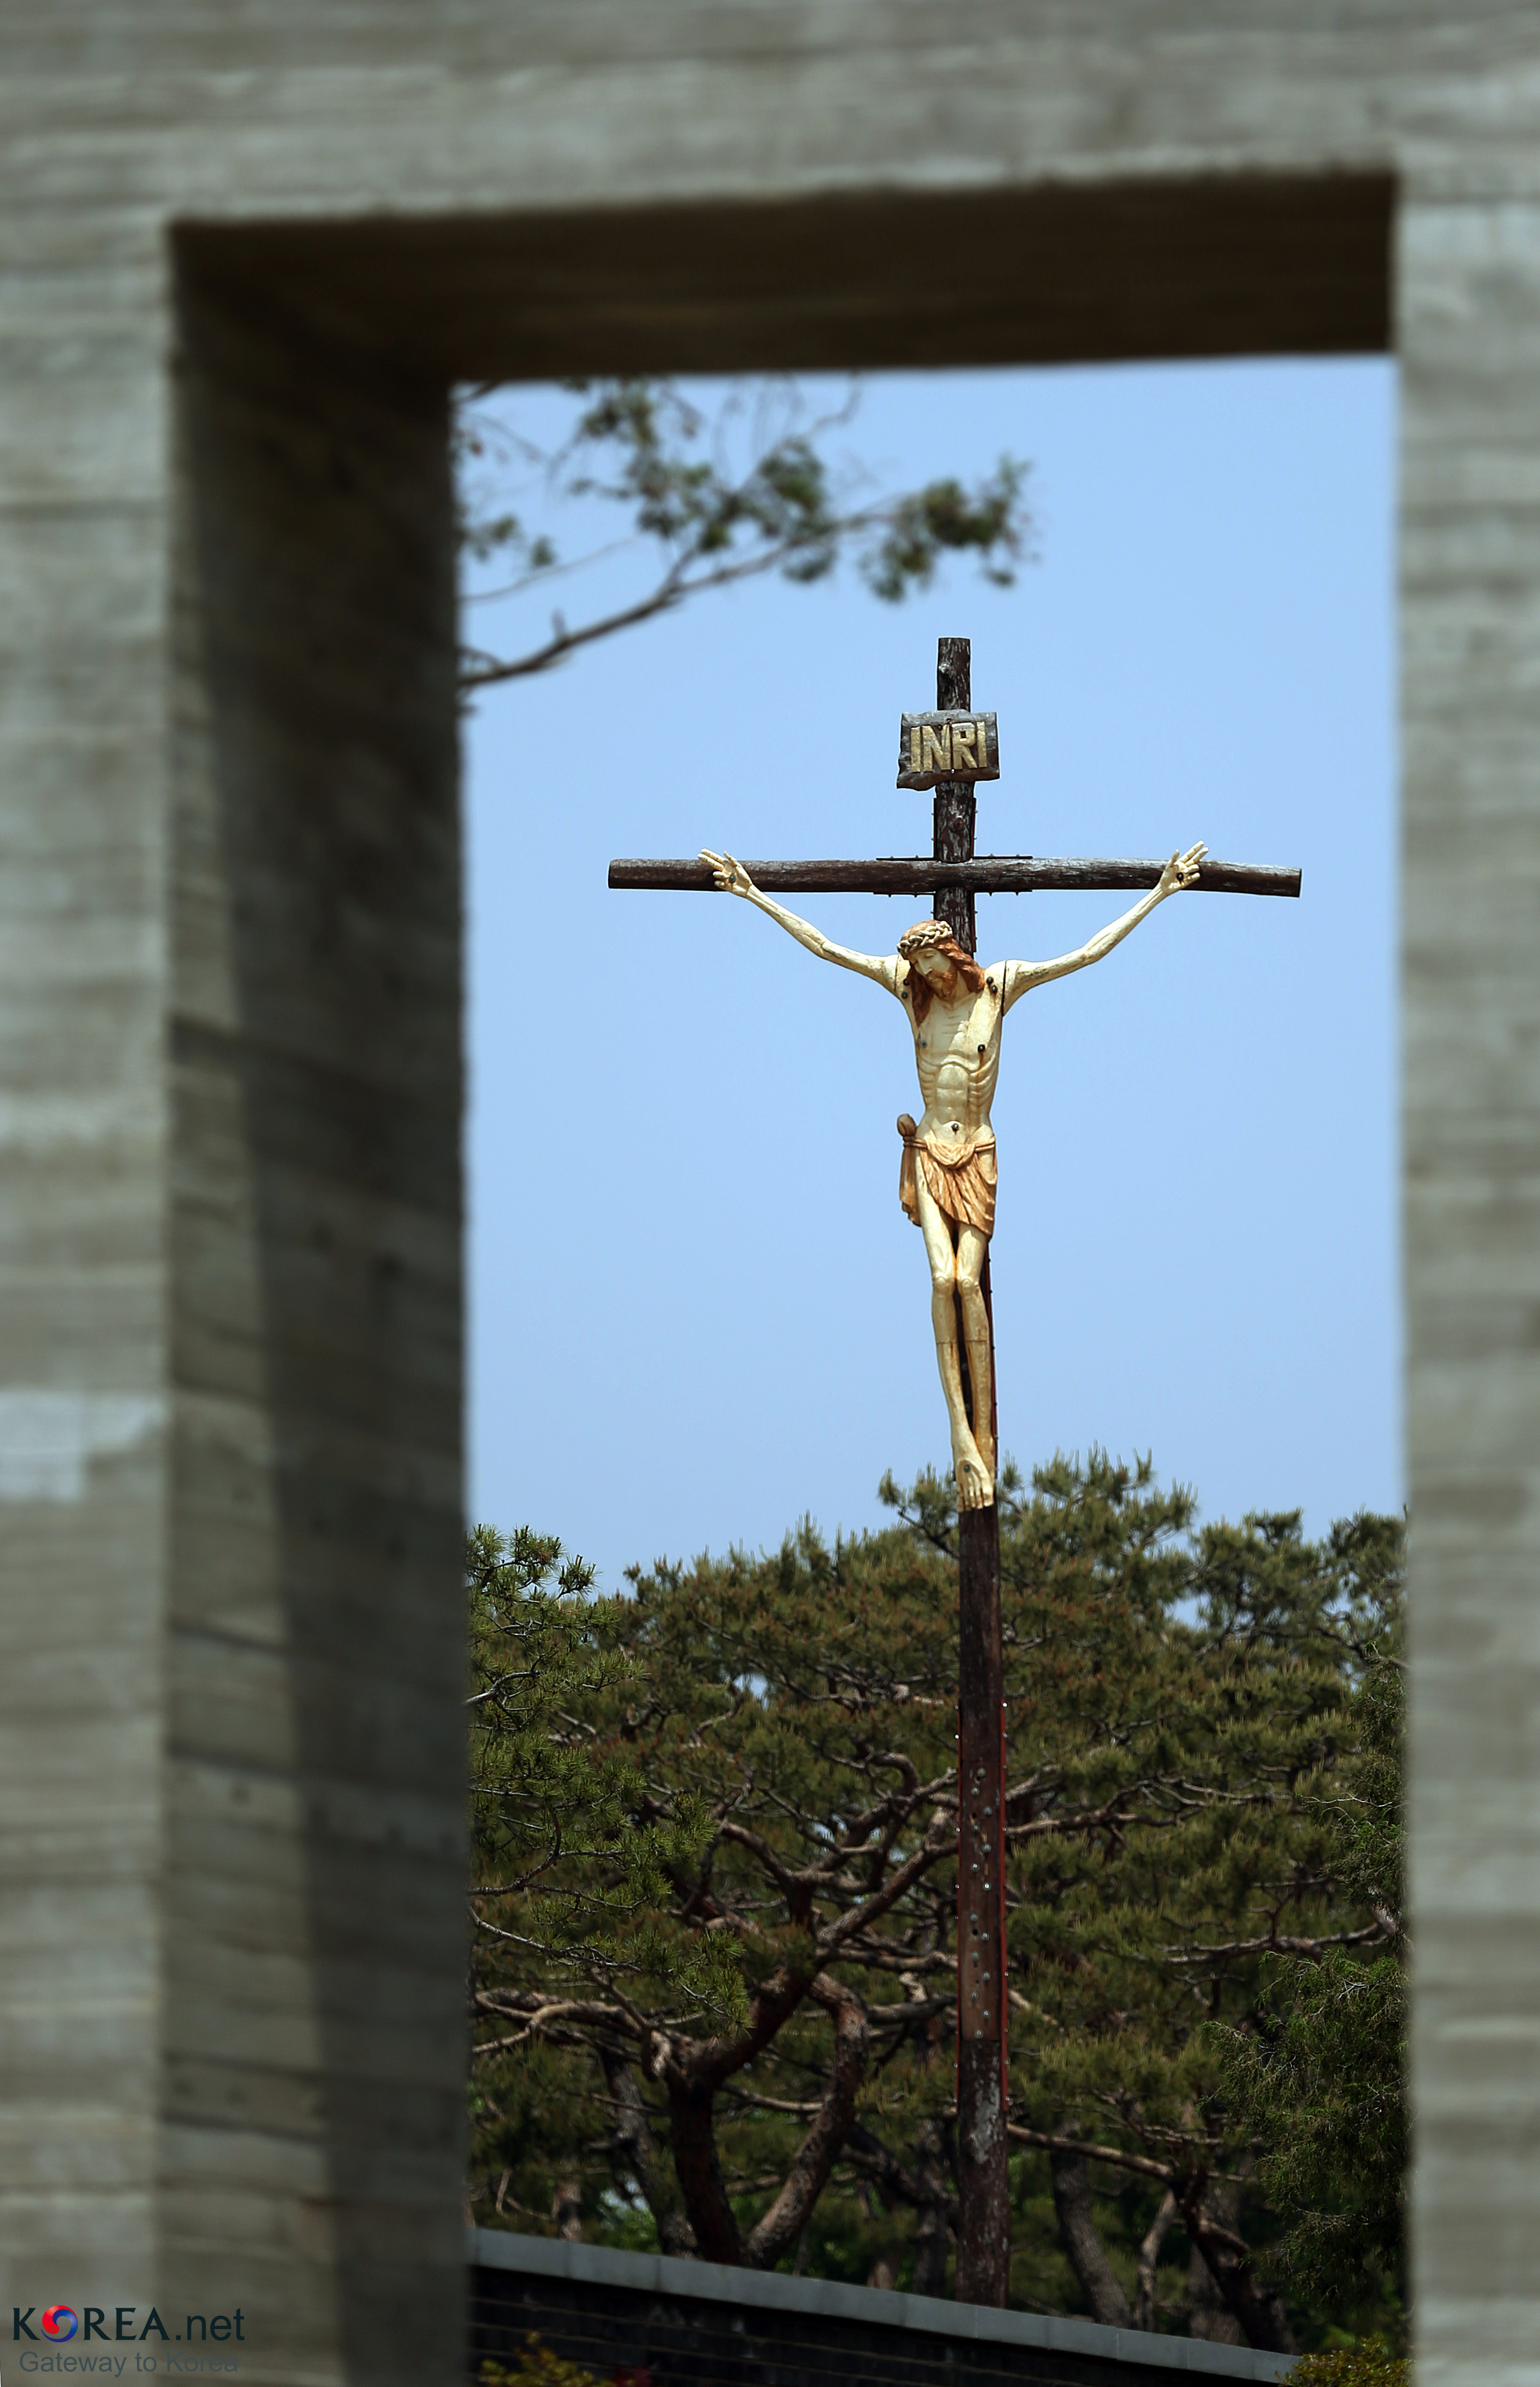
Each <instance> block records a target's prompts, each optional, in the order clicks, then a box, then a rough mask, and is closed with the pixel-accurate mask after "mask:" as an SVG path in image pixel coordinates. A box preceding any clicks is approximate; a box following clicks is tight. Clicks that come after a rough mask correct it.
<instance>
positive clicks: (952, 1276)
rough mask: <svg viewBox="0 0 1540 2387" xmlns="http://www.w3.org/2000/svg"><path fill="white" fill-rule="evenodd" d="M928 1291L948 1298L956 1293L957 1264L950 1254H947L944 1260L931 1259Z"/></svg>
mask: <svg viewBox="0 0 1540 2387" xmlns="http://www.w3.org/2000/svg"><path fill="white" fill-rule="evenodd" d="M930 1290H931V1292H932V1293H944V1294H946V1295H948V1296H949V1297H950V1296H951V1295H953V1294H954V1293H955V1292H956V1290H957V1263H956V1260H955V1259H954V1258H953V1255H952V1254H951V1253H950V1252H948V1254H947V1256H946V1257H945V1259H944V1260H939V1259H935V1258H932V1260H931V1262H930Z"/></svg>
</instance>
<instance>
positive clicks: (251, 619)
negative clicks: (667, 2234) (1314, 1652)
mask: <svg viewBox="0 0 1540 2387" xmlns="http://www.w3.org/2000/svg"><path fill="white" fill-rule="evenodd" d="M0 127H3V130H4V135H5V138H4V141H3V142H0V526H3V536H0V686H3V687H4V689H5V703H4V707H3V709H0V863H3V865H4V866H3V868H0V970H3V972H4V981H3V982H4V988H5V994H6V1001H5V1004H4V1005H3V1007H0V1158H3V1163H4V1167H3V1169H0V1267H3V1270H4V1290H5V1295H6V1311H5V1314H6V1326H7V1332H6V1339H5V1345H4V1358H3V1367H0V1501H3V1503H4V1506H5V1525H6V1531H5V1534H4V1536H3V1544H0V1555H3V1561H4V1567H5V1583H4V1591H3V1596H0V1718H3V1721H4V1725H5V1731H4V1737H3V1742H0V1748H3V1752H4V1753H3V1756H0V1765H3V1767H4V1774H3V1781H0V2014H3V2015H4V2028H3V2032H0V2270H3V2276H0V2312H3V2311H4V2309H5V2308H6V2306H7V2305H10V2304H11V2303H13V2302H16V2301H19V2302H20V2303H21V2304H22V2305H27V2304H29V2303H33V2302H35V2303H38V2304H42V2303H44V2302H51V2301H54V2300H56V2299H57V2298H59V2297H64V2298H67V2299H68V2300H69V2301H70V2302H73V2303H76V2304H79V2303H82V2302H84V2301H87V2300H90V2301H95V2302H98V2303H102V2304H113V2303H117V2302H124V2303H136V2304H137V2305H138V2306H139V2307H140V2310H141V2311H143V2309H144V2307H145V2305H146V2304H147V2303H148V2302H149V2300H150V2298H151V2296H152V2295H155V2296H158V2297H159V2296H164V2297H166V2298H167V2299H168V2301H170V2300H172V2299H173V2298H174V2303H175V2305H182V2304H183V2303H185V2302H188V2301H189V2300H193V2299H196V2304H195V2305H194V2308H197V2306H198V2305H209V2306H211V2307H212V2308H216V2309H218V2308H221V2299H222V2298H224V2297H226V2296H234V2294H235V2293H236V2292H239V2293H240V2294H241V2295H242V2296H243V2297H244V2296H246V2295H247V2294H250V2295H252V2296H253V2299H254V2302H255V2301H256V2300H257V2298H258V2296H259V2299H260V2304H261V2309H262V2320H261V2324H260V2327H261V2337H260V2341H259V2342H258V2343H253V2348H252V2353H251V2355H249V2356H248V2357H247V2358H246V2360H245V2361H244V2362H243V2368H245V2369H246V2375H247V2376H248V2377H252V2378H268V2379H274V2380H277V2379H282V2380H298V2379H300V2378H305V2379H307V2380H315V2381H334V2380H342V2379H347V2380H356V2381H363V2380H366V2379H367V2380H370V2381H374V2380H377V2379H385V2378H389V2377H392V2376H399V2377H402V2378H405V2377H407V2376H408V2375H410V2376H412V2377H413V2378H416V2379H422V2380H428V2379H436V2378H438V2377H440V2376H443V2377H445V2378H447V2377H448V2375H449V2373H450V2372H451V2371H452V2370H453V2369H454V2368H455V2366H456V2361H457V2358H458V2355H457V2348H456V2347H455V2346H454V2344H453V2343H451V2342H450V2341H451V2338H452V2329H453V2320H452V2312H453V2291H452V2286H451V2271H452V2267H453V2259H454V2258H453V2253H452V2248H451V2239H452V2237H453V2223H454V2219H455V2215H454V2206H453V2186H452V2180H453V2168H454V2129H453V2123H452V2116H451V2110H450V2108H451V2104H452V2098H451V2095H450V2085H449V2084H450V2083H451V2080H452V2077H453V2075H454V2072H455V2069H456V2066H457V2065H458V2062H459V2031H460V2025H459V2019H458V1998H459V1986H458V1985H459V1966H460V1962H461V1943H460V1940H459V1937H458V1932H459V1926H458V1921H457V1919H456V1916H455V1913H454V1901H453V1876H452V1865H453V1859H452V1856H451V1854H450V1853H449V1851H451V1850H452V1848H453V1846H454V1844H455V1840H456V1835H457V1833H458V1829H459V1826H458V1823H457V1821H456V1809H457V1806H458V1768H457V1761H456V1758H455V1754H454V1737H455V1734H456V1732H457V1730H458V1724H457V1721H456V1720H455V1718H454V1716H453V1712H452V1690H453V1686H454V1683H455V1680H456V1678H457V1671H458V1664H459V1656H458V1648H459V1621H458V1601H457V1595H456V1586H455V1567H454V1525H455V1512H456V1506H457V1497H458V1494H457V1465H458V1458H457V1454H458V1430H459V1429H458V1413H457V1399H456V1394H455V1383H456V1371H457V1366H458V1357H457V1353H458V1345H457V1332H458V1327H457V1305H458V1293H457V1288H456V1279H455V1269H456V1259H455V1252H454V1235H453V1219H454V1211H455V1204H456V1199H457V1195H456V1185H455V1168H456V1156H455V1145H454V1135H453V1124H452V1122H453V1114H454V1107H455V1103H456V1100H457V1089H458V1062H457V1057H456V1050H455V1042H456V1039H455V1025H454V1004H455V974H456V963H455V955H454V936H453V930H454V914H455V905H456V894H455V886H454V874H455V861H454V832H453V817H452V769H451V762H452V755H451V739H452V730H453V724H452V714H451V710H450V699H449V691H448V677H447V670H446V657H447V648H448V549H447V517H446V512H445V503H446V499H445V486H444V477H443V472H444V467H443V455H442V415H441V406H442V390H443V386H444V384H445V382H446V381H447V379H448V377H449V376H450V375H452V374H454V373H486V372H489V371H511V372H528V373H549V372H552V371H559V370H563V369H573V368H574V367H578V368H580V367H582V366H595V365H605V364H621V363H678V364H715V365H719V366H722V365H729V364H734V365H736V364H750V363H755V362H790V363H797V362H806V363H824V362H835V361H848V362H867V363H875V362H882V361H895V362H896V361H904V362H913V361H916V360H925V358H927V357H928V356H935V357H936V358H937V360H939V361H940V360H944V361H947V362H954V361H959V360H966V359H967V358H969V357H973V358H977V359H980V360H982V359H994V358H1004V357H1012V356H1016V357H1023V358H1041V357H1077V356H1108V355H1121V354H1130V355H1132V354H1139V355H1155V354H1177V355H1191V354H1197V353H1204V352H1205V351H1208V350H1212V351H1214V352H1217V353H1218V352H1225V351H1233V350H1236V349H1252V350H1256V349H1262V348H1267V347H1287V348H1294V349H1299V348H1314V349H1321V350H1326V349H1331V348H1333V347H1337V348H1341V347H1353V346H1367V345H1373V344H1375V343H1377V342H1378V341H1380V340H1381V339H1382V338H1383V337H1384V336H1385V335H1386V332H1387V327H1388V326H1390V325H1393V326H1394V332H1395V340H1396V343H1397V345H1398V347H1399V349H1400V352H1401V355H1402V358H1403V360H1404V367H1405V377H1404V391H1405V410H1404V426H1405V428H1404V438H1405V454H1404V469H1403V486H1404V508H1403V530H1402V539H1403V549H1402V551H1403V606H1404V655H1405V697H1404V730H1405V768H1406V787H1407V800H1406V844H1405V863H1406V918H1407V941H1406V980H1405V986H1406V1020H1407V1078H1406V1129H1407V1299H1408V1325H1409V1370H1410V1381H1409V1412H1408V1413H1409V1419H1410V1438H1411V1462H1412V1478H1411V1480H1412V1497H1413V1504H1414V1511H1415V1523H1414V1611H1415V1631H1416V1660H1417V1676H1416V1685H1415V1754H1416V1782H1415V1815H1416V1835H1417V1841H1416V1867H1415V1875H1416V1881H1415V1887H1416V1912H1417V1939H1418V1962H1419V2026H1418V2030H1419V2046H1418V2085H1419V2096H1420V2139H1419V2166H1420V2168H1419V2177H1418V2263H1419V2282H1420V2299H1421V2306H1422V2326H1423V2346H1424V2359H1425V2365H1426V2368H1427V2371H1428V2374H1429V2376H1430V2377H1435V2376H1436V2377H1437V2378H1438V2379H1439V2381H1441V2382H1442V2381H1444V2380H1445V2379H1447V2380H1451V2381H1453V2380H1455V2379H1457V2378H1458V2379H1460V2380H1464V2379H1466V2378H1469V2379H1470V2380H1471V2381H1476V2380H1477V2379H1478V2378H1479V2379H1481V2380H1483V2381H1485V2380H1496V2379H1497V2378H1498V2377H1499V2376H1501V2377H1504V2378H1511V2379H1513V2380H1515V2381H1517V2380H1518V2379H1519V2378H1520V2377H1521V2375H1522V2376H1523V2377H1524V2378H1526V2379H1528V2378H1530V2377H1531V2376H1532V2375H1533V2372H1534V2355H1533V2351H1532V2349H1533V2347H1534V2344H1535V2343H1540V2256H1537V2255H1536V2254H1535V2252H1534V2247H1535V2244H1536V2242H1537V2240H1540V2228H1537V2224H1540V2164H1537V2160H1536V2159H1537V2155H1540V1988H1537V1986H1536V1982H1537V1968H1536V1964H1535V1962H1534V1954H1535V1952H1537V1951H1536V1950H1535V1942H1536V1938H1537V1931H1540V1862H1537V1858H1540V1850H1537V1845H1536V1843H1537V1840H1540V1646H1537V1641H1540V1635H1537V1626H1536V1623H1535V1603H1534V1597H1533V1586H1534V1584H1535V1582H1536V1577H1537V1572H1540V1570H1537V1566H1536V1560H1537V1557H1540V1509H1537V1505H1536V1472H1535V1452H1536V1448H1537V1445H1540V1324H1537V1320H1540V1149H1537V1145H1540V1128H1537V1121H1540V934H1537V933H1536V931H1537V929H1540V669H1537V667H1536V660H1535V658H1536V653H1537V633H1540V618H1537V600H1540V142H1537V138H1536V136H1537V133H1540V19H1537V18H1536V14H1535V11H1534V7H1533V6H1531V5H1524V6H1519V5H1510V6H1482V5H1479V0H1476V4H1474V5H1473V0H1466V5H1464V6H1454V5H1445V6H1439V7H1434V6H1429V5H1426V0H1395V5H1394V6H1390V5H1386V4H1385V0H1339V5H1335V6H1328V5H1324V0H1290V5H1285V0H977V5H967V6H956V7H953V8H952V9H950V10H945V11H942V10H938V9H936V8H935V7H934V6H928V5H921V0H801V5H789V0H763V4H762V0H441V5H439V6H424V5H423V0H263V5H255V0H217V5H216V0H174V5H173V0H136V5H135V6H133V7H132V8H125V7H122V6H112V5H110V0H46V5H43V4H42V0H16V5H14V6H12V7H10V8H9V9H8V10H7V11H6V14H5V17H4V20H3V22H0ZM1393 190H1394V193H1395V201H1396V205H1395V228H1394V241H1393V244H1392V246H1391V251H1390V260H1389V263H1388V265H1387V245H1386V225H1387V220H1388V201H1389V197H1390V195H1391V193H1392V191H1393ZM959 284H960V285H961V288H962V292H963V303H961V304H958V303H955V302H954V303H953V304H951V305H950V306H949V305H946V304H944V303H939V302H938V293H939V292H940V291H944V290H945V289H946V288H947V287H949V286H953V285H959ZM366 2242H372V2243H376V2244H383V2245H385V2247H386V2248H387V2249H389V2250H390V2252H389V2254H388V2256H387V2267H388V2271H389V2283H388V2289H387V2283H386V2281H385V2279H383V2278H382V2276H381V2274H380V2272H379V2271H378V2269H372V2268H371V2266H370V2259H369V2258H368V2257H367V2256H366V2255H365V2254H363V2253H362V2252H361V2251H360V2250H361V2249H362V2248H363V2247H364V2245H365V2243H366ZM250 2280H259V2282H260V2284H259V2289H252V2288H248V2287H247V2286H246V2282H247V2281H250ZM387 2292H388V2293H389V2294H390V2295H392V2296H394V2298H395V2303H394V2306H393V2308H392V2309H391V2311H390V2313H389V2314H388V2315H386V2316H385V2322H387V2323H388V2326H386V2325H385V2322H383V2321H382V2315H384V2314H385V2305H384V2302H383V2299H384V2298H385V2296H386V2294H387ZM173 2308H174V2305H173ZM413 2316H415V2317H416V2318H413ZM447 2332H448V2334H447ZM385 2337H388V2340H389V2345H388V2349H387V2348H386V2347H385V2345H384V2344H383V2343H382V2339H383V2338H385Z"/></svg>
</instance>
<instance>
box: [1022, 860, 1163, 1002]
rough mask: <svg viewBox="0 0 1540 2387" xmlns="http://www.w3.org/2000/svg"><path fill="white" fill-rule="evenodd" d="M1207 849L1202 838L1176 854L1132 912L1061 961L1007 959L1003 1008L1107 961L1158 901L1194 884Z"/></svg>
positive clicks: (1114, 921) (1060, 957) (1101, 929)
mask: <svg viewBox="0 0 1540 2387" xmlns="http://www.w3.org/2000/svg"><path fill="white" fill-rule="evenodd" d="M1206 852H1208V848H1207V846H1206V845H1205V844H1203V842H1202V841H1201V840H1200V841H1199V843H1198V844H1196V845H1190V846H1189V847H1188V849H1187V851H1186V852H1185V853H1173V854H1172V856H1171V859H1170V861H1169V862H1168V864H1167V865H1166V867H1165V869H1164V870H1163V871H1162V872H1161V874H1160V878H1159V881H1158V883H1157V884H1156V885H1155V886H1154V887H1152V888H1151V890H1150V891H1149V893H1148V894H1147V895H1142V896H1141V897H1140V899H1139V901H1138V903H1136V904H1135V905H1134V907H1133V909H1132V911H1131V912H1125V913H1124V915H1123V916H1122V918H1121V919H1120V920H1113V921H1111V922H1110V923H1109V925H1108V926H1107V927H1106V928H1099V929H1098V930H1097V932H1096V934H1095V936H1093V937H1092V938H1091V939H1089V941H1087V942H1086V943H1085V944H1083V945H1080V946H1079V947H1078V948H1077V950H1076V951H1075V952H1074V953H1072V954H1060V955H1059V957H1058V959H1057V961H1053V962H1007V963H1006V964H1005V990H1004V998H1003V1001H1002V1005H1001V1007H1002V1009H1003V1010H1005V1011H1009V1009H1010V1007H1011V1005H1012V1004H1013V1003H1015V1002H1016V1001H1017V999H1018V998H1019V997H1020V996H1021V995H1024V994H1026V993H1028V992H1029V991H1030V989H1031V988H1033V987H1034V986H1045V985H1046V984H1047V982H1048V980H1049V979H1051V978H1067V977H1068V975H1069V973H1070V971H1071V970H1078V969H1088V968H1089V967H1090V966H1091V964H1092V962H1099V961H1101V960H1103V959H1104V958H1105V955H1106V954H1110V953H1111V951H1112V949H1113V947H1114V945H1120V944H1121V943H1122V941H1123V940H1124V938H1125V937H1127V936H1129V935H1130V934H1131V933H1132V931H1133V930H1134V929H1135V928H1138V926H1139V923H1140V922H1141V920H1147V919H1148V918H1149V916H1150V914H1151V913H1152V912H1153V911H1154V910H1155V905H1156V904H1157V903H1165V901H1166V898H1167V896H1168V895H1176V894H1179V893H1180V890H1182V888H1184V887H1191V886H1192V885H1193V881H1194V879H1195V878H1197V875H1198V865H1199V864H1200V863H1201V862H1202V860H1203V858H1204V855H1205V853H1206Z"/></svg>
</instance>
